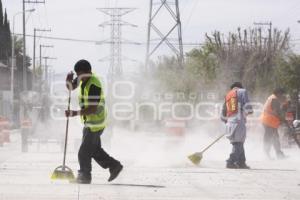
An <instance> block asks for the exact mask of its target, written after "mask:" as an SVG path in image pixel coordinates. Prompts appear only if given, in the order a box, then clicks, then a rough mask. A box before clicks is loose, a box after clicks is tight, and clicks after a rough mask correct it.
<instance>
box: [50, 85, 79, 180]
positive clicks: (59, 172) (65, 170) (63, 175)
mask: <svg viewBox="0 0 300 200" xmlns="http://www.w3.org/2000/svg"><path fill="white" fill-rule="evenodd" d="M70 103H71V90H69V99H68V111H70ZM68 130H69V116H67V125H66V135H65V146H64V158H63V164H62V165H60V166H58V167H57V168H55V170H54V172H53V173H52V176H51V179H53V180H56V179H58V180H59V179H60V180H69V181H72V180H74V179H75V177H74V174H73V171H72V170H71V168H70V167H68V166H66V153H67V143H68Z"/></svg>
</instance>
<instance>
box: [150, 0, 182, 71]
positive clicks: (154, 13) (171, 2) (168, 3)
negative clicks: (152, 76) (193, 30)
mask: <svg viewBox="0 0 300 200" xmlns="http://www.w3.org/2000/svg"><path fill="white" fill-rule="evenodd" d="M163 8H165V9H163ZM165 10H166V11H165ZM163 12H164V13H165V12H167V14H168V16H169V17H170V19H171V20H172V22H174V24H172V26H171V27H170V29H169V30H164V31H163V30H161V29H160V28H159V27H158V26H157V25H158V23H157V21H161V20H162V19H160V20H158V18H159V14H161V13H163ZM155 20H156V21H155ZM176 32H177V33H176ZM152 33H156V36H158V37H159V40H158V44H155V45H154V47H153V48H151V44H150V43H151V40H152V39H154V38H153V34H152ZM172 33H173V34H174V33H175V34H176V37H175V38H171V34H172ZM173 41H175V42H173ZM163 43H165V44H167V46H168V47H169V48H170V49H171V50H172V51H173V52H174V53H175V54H176V56H177V58H178V62H179V65H180V67H183V63H184V57H183V46H182V29H181V20H180V10H179V3H178V0H150V11H149V21H148V37H147V50H146V63H145V65H146V70H147V68H148V64H149V60H150V58H151V56H152V55H153V54H154V53H155V52H156V50H157V49H158V48H159V47H160V46H161V45H162V44H163Z"/></svg>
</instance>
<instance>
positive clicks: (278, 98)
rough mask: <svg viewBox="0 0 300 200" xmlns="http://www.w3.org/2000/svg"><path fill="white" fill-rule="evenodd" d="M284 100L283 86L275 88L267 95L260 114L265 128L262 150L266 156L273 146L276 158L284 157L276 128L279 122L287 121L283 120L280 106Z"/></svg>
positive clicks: (268, 155)
mask: <svg viewBox="0 0 300 200" xmlns="http://www.w3.org/2000/svg"><path fill="white" fill-rule="evenodd" d="M284 100H285V90H284V89H283V88H276V89H275V90H274V91H273V94H272V95H271V96H269V97H268V99H267V101H266V103H265V105H264V110H263V113H262V115H261V122H262V124H263V126H264V129H265V134H264V151H265V154H266V156H267V157H268V158H271V156H270V150H271V147H272V146H273V147H274V149H275V152H276V156H277V158H278V159H282V158H285V157H286V156H285V155H284V153H283V152H282V150H281V147H280V141H279V134H278V128H279V126H280V124H282V123H285V124H287V123H288V122H287V121H286V120H285V115H284V112H283V110H282V108H281V104H282V103H283V102H284Z"/></svg>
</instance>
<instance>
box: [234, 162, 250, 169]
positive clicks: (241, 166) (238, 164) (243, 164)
mask: <svg viewBox="0 0 300 200" xmlns="http://www.w3.org/2000/svg"><path fill="white" fill-rule="evenodd" d="M236 165H237V166H238V169H250V167H249V166H248V165H246V163H244V162H243V163H237V164H236Z"/></svg>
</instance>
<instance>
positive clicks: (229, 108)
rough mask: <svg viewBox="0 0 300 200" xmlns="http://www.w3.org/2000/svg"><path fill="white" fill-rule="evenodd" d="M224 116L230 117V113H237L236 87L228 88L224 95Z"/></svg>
mask: <svg viewBox="0 0 300 200" xmlns="http://www.w3.org/2000/svg"><path fill="white" fill-rule="evenodd" d="M225 102H226V116H227V117H231V116H232V115H234V114H236V113H238V111H239V110H238V109H239V108H238V97H237V89H232V90H230V91H229V92H228V93H227V95H226V97H225Z"/></svg>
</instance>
